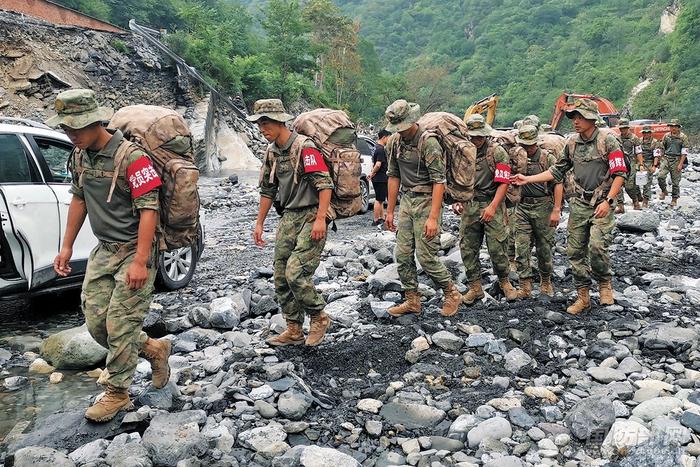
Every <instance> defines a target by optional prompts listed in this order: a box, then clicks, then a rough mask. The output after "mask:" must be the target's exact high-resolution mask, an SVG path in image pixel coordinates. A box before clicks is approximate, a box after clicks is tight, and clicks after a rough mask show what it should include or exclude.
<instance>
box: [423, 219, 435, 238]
mask: <svg viewBox="0 0 700 467" xmlns="http://www.w3.org/2000/svg"><path fill="white" fill-rule="evenodd" d="M437 234H438V223H437V220H436V219H433V218H431V217H428V220H427V221H425V227H424V228H423V235H424V236H425V238H427V239H428V240H432V239H433V238H434V237H435V236H436V235H437Z"/></svg>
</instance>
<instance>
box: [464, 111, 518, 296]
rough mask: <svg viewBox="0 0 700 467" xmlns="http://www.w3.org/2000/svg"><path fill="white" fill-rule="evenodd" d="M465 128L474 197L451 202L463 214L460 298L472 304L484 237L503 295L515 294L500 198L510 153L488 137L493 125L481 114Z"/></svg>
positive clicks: (505, 185)
mask: <svg viewBox="0 0 700 467" xmlns="http://www.w3.org/2000/svg"><path fill="white" fill-rule="evenodd" d="M467 128H468V132H469V138H470V139H471V142H472V143H473V144H474V146H476V149H477V152H476V175H475V183H474V199H473V200H472V201H470V202H468V203H455V204H454V205H453V206H452V209H453V210H454V211H455V213H457V214H461V215H462V219H461V223H460V237H461V238H460V244H459V246H460V250H461V252H462V261H463V262H464V269H465V273H466V276H467V282H469V290H468V291H467V293H465V294H464V296H463V297H462V301H463V302H464V303H465V304H467V305H471V304H473V303H474V302H476V301H477V300H478V299H480V298H483V297H484V291H483V289H482V287H481V264H480V263H479V250H481V244H482V243H483V241H484V237H486V247H487V249H488V251H489V255H490V257H491V263H492V264H493V270H494V272H495V273H496V275H497V276H498V282H499V284H500V286H501V290H502V291H503V294H504V295H505V296H506V299H508V300H515V299H517V297H518V294H517V292H516V290H515V289H514V288H513V285H512V284H511V283H510V280H509V279H508V273H509V269H510V267H509V263H508V254H507V248H508V226H507V224H508V219H507V216H506V207H505V203H504V202H503V200H504V199H505V197H506V193H507V191H508V185H509V184H510V172H511V169H510V156H509V155H508V153H507V152H506V151H505V149H503V148H502V147H501V146H500V145H499V144H498V143H497V142H496V141H494V140H493V139H492V138H491V134H492V132H493V129H492V128H491V127H490V126H489V125H488V124H487V123H486V122H485V121H484V117H483V116H482V115H478V114H476V115H471V116H470V117H469V118H468V119H467Z"/></svg>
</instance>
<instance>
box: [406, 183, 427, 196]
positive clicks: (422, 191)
mask: <svg viewBox="0 0 700 467" xmlns="http://www.w3.org/2000/svg"><path fill="white" fill-rule="evenodd" d="M403 194H404V195H413V196H420V195H431V194H433V186H432V185H419V186H414V187H410V188H406V189H405V190H404V191H403Z"/></svg>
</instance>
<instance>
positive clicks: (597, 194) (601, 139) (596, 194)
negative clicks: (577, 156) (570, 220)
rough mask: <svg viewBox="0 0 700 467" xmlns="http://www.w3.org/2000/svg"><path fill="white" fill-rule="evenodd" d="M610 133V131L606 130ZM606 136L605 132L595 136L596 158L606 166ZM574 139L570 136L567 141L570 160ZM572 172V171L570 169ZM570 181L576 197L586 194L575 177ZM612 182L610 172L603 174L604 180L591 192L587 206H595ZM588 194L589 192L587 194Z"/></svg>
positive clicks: (574, 145) (572, 155) (575, 136)
mask: <svg viewBox="0 0 700 467" xmlns="http://www.w3.org/2000/svg"><path fill="white" fill-rule="evenodd" d="M608 131H610V130H608ZM606 136H607V132H605V131H601V130H598V133H597V135H596V142H595V144H596V151H598V156H600V158H601V159H603V161H605V163H606V164H607V162H608V148H607V147H606V146H605V137H606ZM576 138H577V135H572V136H571V137H570V138H569V140H568V141H567V147H568V149H569V157H570V158H572V160H573V157H574V151H576ZM572 170H573V169H572ZM572 180H573V182H574V189H575V192H576V194H577V195H579V196H581V195H583V194H585V193H586V190H584V189H583V187H582V186H581V185H580V184H579V183H578V182H577V181H576V177H572ZM611 180H612V175H611V173H610V171H609V170H608V172H607V173H606V174H605V178H603V180H602V181H601V182H600V184H599V185H598V186H597V187H596V188H595V189H594V190H593V193H592V196H591V200H590V202H589V205H590V206H591V207H593V206H595V204H596V202H597V201H598V200H599V199H600V198H601V197H602V196H603V192H604V191H605V190H606V188H609V185H610V183H611ZM589 193H590V192H589Z"/></svg>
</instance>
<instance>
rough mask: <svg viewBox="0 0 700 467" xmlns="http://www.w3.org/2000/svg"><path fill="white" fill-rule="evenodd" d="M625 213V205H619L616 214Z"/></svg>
mask: <svg viewBox="0 0 700 467" xmlns="http://www.w3.org/2000/svg"><path fill="white" fill-rule="evenodd" d="M624 213H625V205H624V204H622V203H620V204H618V205H617V207H616V208H615V214H624Z"/></svg>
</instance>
